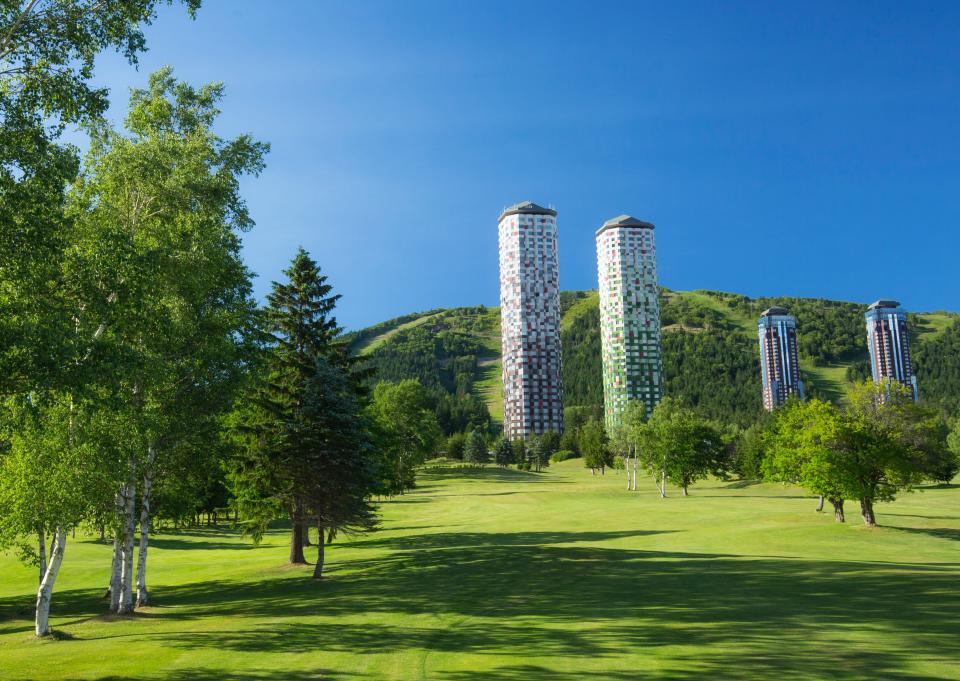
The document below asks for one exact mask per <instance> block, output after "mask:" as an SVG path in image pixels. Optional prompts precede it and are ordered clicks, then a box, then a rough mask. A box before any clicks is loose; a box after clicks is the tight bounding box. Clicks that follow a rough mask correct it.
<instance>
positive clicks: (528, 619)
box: [0, 460, 960, 681]
mask: <svg viewBox="0 0 960 681" xmlns="http://www.w3.org/2000/svg"><path fill="white" fill-rule="evenodd" d="M643 482H644V489H643V490H642V491H641V492H636V493H628V492H626V491H625V490H624V489H623V487H624V484H625V480H624V477H623V476H622V475H615V474H612V473H608V474H607V475H606V476H602V477H601V476H596V477H592V476H591V475H590V474H589V472H588V471H585V470H584V469H583V468H581V467H580V462H579V461H576V460H574V461H568V462H565V463H563V464H560V465H558V466H555V467H553V468H551V469H550V470H548V471H547V472H545V473H543V474H534V473H523V472H519V471H514V470H507V471H503V470H499V469H494V468H487V469H485V470H482V471H471V470H446V471H443V470H441V471H438V472H434V473H430V474H424V475H422V477H421V486H420V488H419V489H418V490H416V491H415V492H414V493H411V494H408V495H406V496H404V497H402V498H399V499H396V500H393V501H390V502H387V503H385V504H384V505H383V529H381V530H380V531H378V532H376V533H373V534H369V535H366V536H362V537H357V538H354V539H353V540H351V541H346V542H343V543H337V544H335V545H334V546H333V548H332V549H331V550H330V551H329V552H328V559H329V561H330V563H329V576H328V578H327V579H325V580H323V581H322V582H319V583H315V582H312V581H311V580H310V579H309V573H310V568H308V567H296V568H291V567H287V566H285V565H284V564H283V561H284V559H285V556H286V551H285V549H284V538H285V537H284V535H283V534H282V532H280V531H277V532H275V533H273V534H271V535H269V536H268V538H267V541H266V542H265V543H264V544H263V545H261V546H259V547H253V546H251V545H250V544H249V543H247V542H245V541H242V540H241V539H239V538H238V537H236V536H235V535H234V534H233V533H232V532H231V531H229V530H227V529H223V530H218V531H215V530H210V531H207V530H197V531H192V532H183V533H179V534H163V535H160V536H158V537H157V539H156V541H155V542H154V544H153V547H152V548H151V554H150V555H151V557H150V561H151V568H150V571H151V582H152V587H153V589H152V590H153V596H154V598H155V599H156V605H155V606H154V607H151V608H149V609H146V610H145V611H143V612H141V613H139V614H137V615H136V616H134V617H132V618H120V619H118V618H114V617H106V616H104V615H103V614H102V613H103V611H104V607H105V604H104V602H103V601H102V600H101V598H100V596H101V593H102V590H103V586H104V584H105V583H106V581H107V572H108V567H109V566H108V562H109V561H108V550H107V548H106V547H105V546H103V545H100V544H97V543H95V542H93V541H73V542H71V543H68V545H67V553H66V561H65V564H64V568H63V573H62V576H61V580H60V581H59V582H58V585H57V592H56V594H55V597H54V604H53V615H54V616H53V620H52V621H53V626H54V628H55V629H56V631H57V632H59V633H60V635H61V637H60V639H59V640H43V641H38V640H35V639H34V638H33V636H32V633H31V620H30V617H31V613H30V610H31V604H32V599H33V595H32V591H33V589H34V585H35V579H36V578H35V574H34V571H33V570H32V569H27V568H24V567H21V566H20V565H19V564H18V563H17V562H16V560H15V559H14V558H12V557H2V558H0V575H2V579H0V678H4V679H117V680H119V679H129V678H151V679H184V680H185V679H221V678H235V679H294V680H299V679H327V678H329V679H376V680H379V679H421V678H426V679H447V680H451V681H469V680H480V679H511V680H521V679H549V680H553V681H573V680H580V679H690V678H695V677H696V678H704V679H761V678H772V677H779V678H783V679H828V678H829V679H914V680H919V679H945V678H960V618H958V616H957V614H958V613H960V487H957V486H956V485H954V486H942V487H939V488H930V489H926V490H924V491H923V492H918V493H915V494H908V495H905V496H904V497H903V498H902V499H901V500H899V501H897V502H895V503H893V504H882V505H880V506H879V507H878V513H879V521H880V522H881V523H882V524H883V526H882V527H880V528H878V529H876V530H870V529H867V528H865V527H864V526H862V524H860V521H859V517H858V516H857V515H856V513H855V509H854V508H849V509H848V510H849V514H850V518H849V522H848V524H847V525H837V524H835V523H833V521H832V518H831V517H830V516H828V515H827V514H818V513H815V512H814V501H813V500H812V499H810V498H808V497H806V496H805V495H804V494H803V493H802V492H800V491H798V490H795V489H789V488H781V487H779V486H772V485H744V484H742V483H722V482H711V483H704V484H701V485H697V486H695V487H694V488H692V495H691V496H690V497H688V498H683V497H681V496H678V495H676V494H672V495H671V496H670V497H668V498H667V499H666V500H661V499H659V498H657V496H656V494H655V492H654V488H653V484H652V483H649V481H647V480H644V481H643ZM850 506H853V504H850Z"/></svg>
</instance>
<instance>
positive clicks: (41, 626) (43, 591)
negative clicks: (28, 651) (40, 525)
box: [34, 527, 67, 636]
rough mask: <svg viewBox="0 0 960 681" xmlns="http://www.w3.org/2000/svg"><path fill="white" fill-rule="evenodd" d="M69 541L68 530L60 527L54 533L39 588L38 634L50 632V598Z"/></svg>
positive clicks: (44, 634)
mask: <svg viewBox="0 0 960 681" xmlns="http://www.w3.org/2000/svg"><path fill="white" fill-rule="evenodd" d="M66 543H67V532H66V530H64V529H63V528H62V527H58V528H57V529H56V531H55V532H54V535H53V547H52V550H51V552H50V562H49V563H48V564H47V571H46V573H44V575H43V580H42V581H41V582H40V588H39V589H37V616H36V619H35V620H34V631H35V632H36V634H37V636H46V635H47V634H49V633H50V599H51V597H52V596H53V585H54V584H55V583H56V581H57V575H59V574H60V565H61V564H62V563H63V549H64V546H65V545H66Z"/></svg>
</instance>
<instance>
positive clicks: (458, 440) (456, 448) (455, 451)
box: [446, 433, 467, 461]
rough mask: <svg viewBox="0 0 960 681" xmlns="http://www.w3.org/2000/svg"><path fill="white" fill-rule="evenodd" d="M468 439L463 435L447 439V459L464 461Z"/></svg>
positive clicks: (455, 435)
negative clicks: (464, 451) (464, 450)
mask: <svg viewBox="0 0 960 681" xmlns="http://www.w3.org/2000/svg"><path fill="white" fill-rule="evenodd" d="M466 441H467V438H466V436H465V435H464V434H463V433H454V434H453V435H451V436H450V437H448V438H447V450H446V454H447V458H449V459H457V460H458V461H463V449H464V445H465V444H466Z"/></svg>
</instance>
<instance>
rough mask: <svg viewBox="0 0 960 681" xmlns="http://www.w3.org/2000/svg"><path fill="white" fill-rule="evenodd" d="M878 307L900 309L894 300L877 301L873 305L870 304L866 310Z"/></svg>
mask: <svg viewBox="0 0 960 681" xmlns="http://www.w3.org/2000/svg"><path fill="white" fill-rule="evenodd" d="M878 307H900V303H899V302H897V301H896V300H882V299H881V300H878V301H877V302H875V303H871V304H870V306H869V307H868V308H867V309H868V310H876V309H877V308H878Z"/></svg>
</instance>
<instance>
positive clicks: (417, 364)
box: [350, 289, 960, 432]
mask: <svg viewBox="0 0 960 681" xmlns="http://www.w3.org/2000/svg"><path fill="white" fill-rule="evenodd" d="M774 305H779V306H783V307H786V308H788V309H789V310H790V311H791V312H792V313H793V314H795V315H796V316H797V318H798V322H799V352H800V365H801V371H802V372H803V375H804V379H805V381H806V385H807V391H808V393H809V394H810V395H813V396H818V397H821V398H824V399H830V400H833V401H838V402H842V401H844V400H845V399H846V393H847V389H848V386H849V385H850V383H851V382H852V381H853V380H859V379H863V378H865V377H866V376H867V375H869V364H868V357H867V352H866V344H865V331H864V321H863V313H864V312H865V310H866V305H862V304H858V303H850V302H844V301H834V300H823V299H811V298H788V297H764V298H748V297H746V296H741V295H737V294H732V293H721V292H716V291H704V290H698V291H670V290H667V289H664V290H663V291H662V293H661V321H662V325H663V330H664V337H663V351H664V375H665V382H666V391H667V394H670V395H673V396H675V397H678V398H679V399H681V400H682V401H684V402H685V403H687V404H689V405H690V406H693V407H696V408H698V409H699V410H701V411H702V412H703V413H704V414H705V415H707V416H710V417H712V418H717V419H721V420H724V421H726V422H733V423H737V424H739V425H748V424H749V423H752V422H753V421H754V420H755V419H756V418H757V416H758V415H759V413H760V410H761V403H760V367H759V359H758V356H757V355H758V352H757V341H756V320H757V318H758V317H759V315H760V313H761V312H762V311H763V310H764V309H766V308H768V307H771V306H774ZM561 308H562V312H563V317H562V320H561V339H562V343H563V362H564V367H563V373H564V387H565V392H566V405H567V407H583V408H589V409H596V408H598V407H600V405H602V403H603V389H602V385H601V369H600V361H601V360H600V333H599V321H600V315H599V309H598V297H597V292H596V291H565V292H563V293H562V294H561ZM958 322H960V315H958V314H956V313H953V312H942V311H941V312H931V313H922V314H914V315H911V323H912V328H913V332H914V357H915V362H916V364H917V372H918V375H919V380H920V386H921V393H922V395H923V396H924V397H925V398H926V399H930V400H932V401H935V402H938V403H940V404H942V405H943V406H944V408H945V409H948V410H956V409H957V407H958V406H960V323H958ZM499 334H500V315H499V309H498V308H487V307H483V306H479V307H461V308H451V309H435V310H429V311H427V312H423V313H415V314H409V315H405V316H403V317H399V318H397V319H393V320H390V321H387V322H384V323H382V324H378V325H376V326H374V327H370V328H368V329H364V330H362V331H359V332H356V333H354V334H352V335H351V336H350V341H351V343H352V348H353V350H354V352H356V353H357V354H361V355H364V356H366V357H368V358H369V359H370V362H371V363H372V364H373V365H374V366H375V367H376V368H377V370H378V372H377V375H378V378H379V379H380V380H400V379H404V378H416V379H418V380H419V381H421V382H422V383H423V384H424V385H426V386H427V387H429V388H431V389H432V390H434V391H435V393H436V395H438V399H440V400H443V401H446V402H449V405H448V407H447V409H448V410H450V411H452V412H456V413H455V414H453V416H452V417H451V418H450V419H449V424H450V426H451V428H448V430H451V432H452V429H454V426H455V425H456V426H464V425H466V424H468V423H470V422H471V420H472V422H473V423H476V422H477V421H478V420H483V418H484V417H483V415H482V414H481V413H480V412H481V411H482V409H481V407H480V405H481V404H482V405H485V407H486V410H487V411H488V412H489V415H490V417H492V419H493V421H495V422H496V421H499V420H500V419H501V418H502V414H503V400H502V395H501V379H500V335H499ZM441 420H442V419H441Z"/></svg>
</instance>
